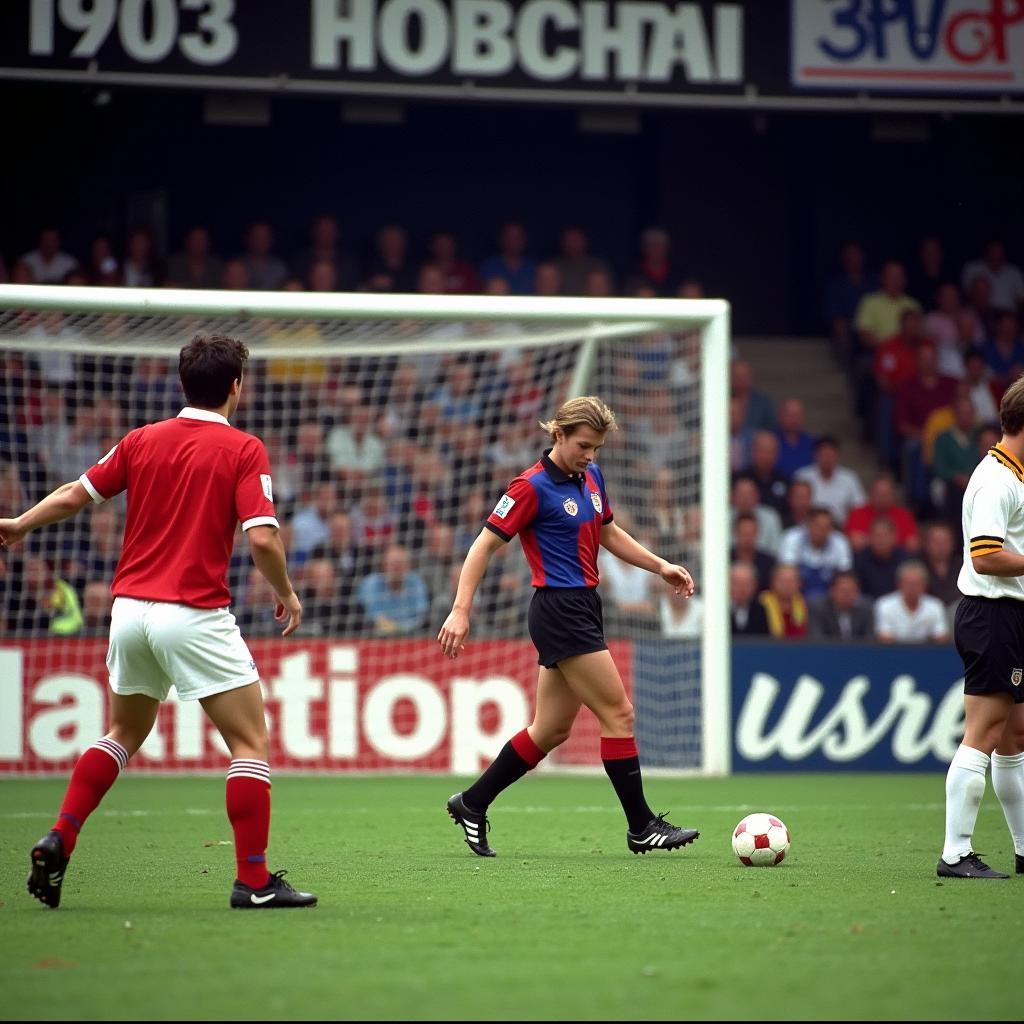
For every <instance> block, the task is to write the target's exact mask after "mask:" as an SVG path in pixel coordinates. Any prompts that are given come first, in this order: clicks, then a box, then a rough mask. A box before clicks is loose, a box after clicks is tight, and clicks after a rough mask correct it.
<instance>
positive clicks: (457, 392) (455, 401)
mask: <svg viewBox="0 0 1024 1024" xmlns="http://www.w3.org/2000/svg"><path fill="white" fill-rule="evenodd" d="M430 400H431V401H432V402H433V403H434V405H436V406H437V407H438V409H439V410H440V413H441V420H442V423H443V424H463V425H466V424H475V423H477V422H479V420H480V419H481V418H482V416H483V413H484V396H483V395H482V394H481V393H480V390H479V388H478V387H477V386H476V381H475V380H474V379H473V367H472V366H471V365H470V364H469V363H468V362H462V361H456V362H454V363H452V364H451V365H450V366H449V367H448V370H447V372H446V373H445V375H444V379H443V381H442V383H441V385H440V387H438V388H437V390H436V391H435V392H434V394H433V395H432V396H431V399H430Z"/></svg>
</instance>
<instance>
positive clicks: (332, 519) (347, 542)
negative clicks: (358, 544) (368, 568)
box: [309, 508, 361, 579]
mask: <svg viewBox="0 0 1024 1024" xmlns="http://www.w3.org/2000/svg"><path fill="white" fill-rule="evenodd" d="M309 557H310V559H311V560H312V559H317V558H326V559H327V560H329V561H330V562H331V563H332V564H333V565H335V566H336V567H337V569H338V571H339V572H340V573H342V576H343V578H348V579H351V578H352V577H353V576H357V575H361V571H360V566H359V562H358V559H357V557H356V550H355V545H354V544H353V542H352V517H351V516H350V515H349V514H348V513H347V512H345V511H343V510H342V509H341V508H337V510H336V511H334V512H332V513H331V514H330V515H329V516H328V519H327V537H326V538H325V539H324V540H322V541H321V542H320V543H319V544H317V545H316V546H315V547H313V548H312V549H311V550H310V552H309Z"/></svg>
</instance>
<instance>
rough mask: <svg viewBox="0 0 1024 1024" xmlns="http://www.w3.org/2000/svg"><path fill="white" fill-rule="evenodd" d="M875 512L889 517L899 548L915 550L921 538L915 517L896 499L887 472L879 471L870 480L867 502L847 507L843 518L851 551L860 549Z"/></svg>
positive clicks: (866, 540) (868, 531) (894, 489)
mask: <svg viewBox="0 0 1024 1024" xmlns="http://www.w3.org/2000/svg"><path fill="white" fill-rule="evenodd" d="M879 516H887V517H888V518H889V519H891V520H892V523H893V526H895V527H896V543H897V544H898V545H899V546H900V547H901V548H903V549H904V550H905V551H908V552H913V551H917V550H918V548H919V547H920V546H921V541H920V538H919V537H918V532H917V520H916V519H915V518H914V514H913V513H912V512H911V511H910V509H908V508H906V507H904V506H903V505H898V504H897V503H896V481H895V480H894V479H893V476H892V474H891V473H879V474H878V475H877V476H876V477H875V479H874V480H872V481H871V487H870V488H869V489H868V500H867V503H866V504H864V505H859V506H858V507H857V508H854V509H851V510H850V514H849V516H847V518H846V527H845V530H846V536H847V537H848V538H849V540H850V546H851V547H852V548H853V550H854V551H861V550H863V549H864V548H865V547H866V546H867V543H868V534H869V533H870V532H871V524H872V523H873V522H874V521H875V520H876V519H877V518H878V517H879Z"/></svg>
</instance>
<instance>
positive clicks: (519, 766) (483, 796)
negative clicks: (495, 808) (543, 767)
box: [462, 742, 533, 813]
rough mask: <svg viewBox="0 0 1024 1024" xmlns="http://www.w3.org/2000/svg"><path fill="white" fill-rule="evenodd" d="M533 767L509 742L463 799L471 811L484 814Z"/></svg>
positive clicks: (465, 793)
mask: <svg viewBox="0 0 1024 1024" xmlns="http://www.w3.org/2000/svg"><path fill="white" fill-rule="evenodd" d="M532 767H533V765H530V764H527V763H526V762H525V761H524V760H523V759H522V758H521V757H520V756H519V755H518V754H517V753H516V750H515V747H513V746H512V743H511V742H508V743H506V744H505V746H503V747H502V748H501V750H499V751H498V756H497V757H496V758H495V759H494V760H493V761H492V762H491V766H490V767H489V768H488V769H487V770H486V771H485V772H484V773H483V775H481V776H480V778H479V779H477V780H476V782H474V783H473V785H472V786H470V787H469V789H467V790H464V791H463V793H462V799H463V801H464V802H465V804H466V806H467V807H469V808H470V809H471V810H474V811H480V812H481V813H482V812H483V811H486V810H487V808H488V807H489V806H490V805H491V803H492V802H493V800H494V798H495V797H496V796H497V795H498V794H499V793H500V792H501V791H502V790H503V789H508V787H509V786H511V785H512V783H513V782H518V781H519V780H520V779H521V778H522V777H523V776H524V775H525V774H526V773H527V772H528V771H529V770H530V769H531V768H532Z"/></svg>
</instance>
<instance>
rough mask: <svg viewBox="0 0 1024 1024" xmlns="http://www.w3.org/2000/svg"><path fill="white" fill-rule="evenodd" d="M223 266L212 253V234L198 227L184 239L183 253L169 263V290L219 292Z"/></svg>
mask: <svg viewBox="0 0 1024 1024" xmlns="http://www.w3.org/2000/svg"><path fill="white" fill-rule="evenodd" d="M223 277H224V264H223V263H222V262H221V259H220V257H219V256H214V255H213V254H212V253H211V252H210V232H209V231H207V229H206V228H205V227H203V226H202V225H200V224H197V225H196V226H195V227H192V228H190V229H189V230H188V233H187V234H186V235H185V244H184V247H183V249H182V251H181V252H178V253H175V254H174V255H173V256H172V257H171V258H170V259H169V260H168V261H167V281H166V284H167V286H168V287H169V288H219V287H220V285H221V281H222V279H223Z"/></svg>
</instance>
